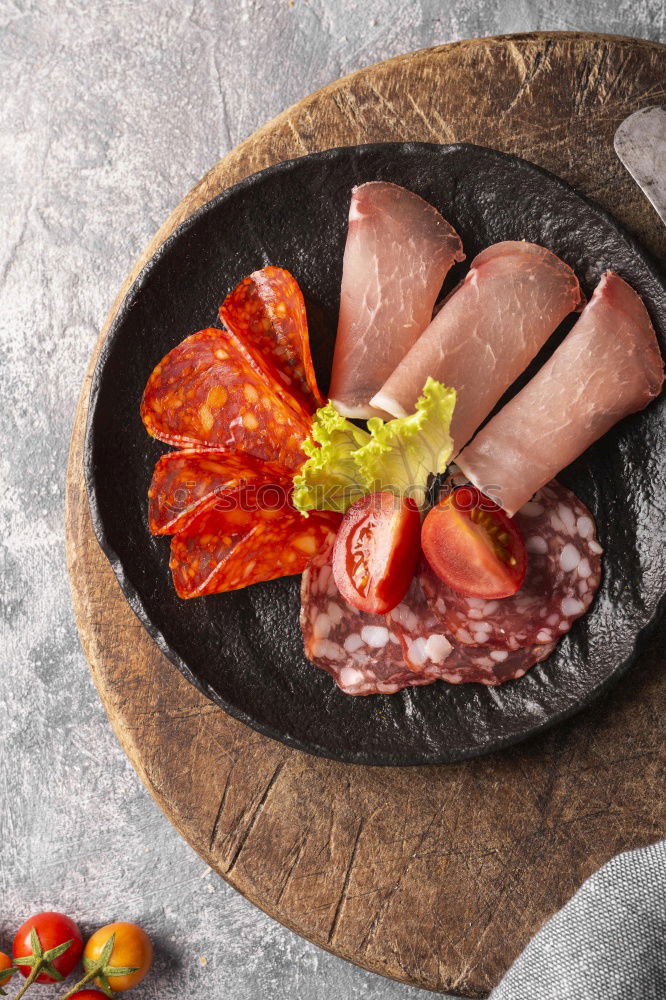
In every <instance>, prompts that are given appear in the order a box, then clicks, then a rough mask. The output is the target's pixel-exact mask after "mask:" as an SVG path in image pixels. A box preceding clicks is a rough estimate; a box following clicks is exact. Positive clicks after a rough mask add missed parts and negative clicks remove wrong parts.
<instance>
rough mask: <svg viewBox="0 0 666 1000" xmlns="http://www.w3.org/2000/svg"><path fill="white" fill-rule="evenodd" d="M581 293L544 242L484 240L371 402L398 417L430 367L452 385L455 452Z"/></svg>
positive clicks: (419, 389) (404, 412) (411, 407)
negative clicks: (489, 243) (484, 244)
mask: <svg viewBox="0 0 666 1000" xmlns="http://www.w3.org/2000/svg"><path fill="white" fill-rule="evenodd" d="M581 300H582V293H581V290H580V285H579V284H578V279H577V278H576V275H575V274H574V273H573V271H572V270H571V268H570V267H568V266H567V265H566V264H565V263H564V261H561V260H560V259H559V257H556V256H555V254H554V253H551V251H550V250H546V249H545V247H540V246H537V245H536V244H535V243H523V242H513V241H510V242H505V243H496V244H494V245H493V246H491V247H488V248H487V249H486V250H484V251H483V252H482V253H480V254H479V255H478V256H477V257H475V259H474V260H473V262H472V267H471V269H470V271H469V273H468V274H467V277H466V278H465V280H464V281H463V282H462V284H461V285H459V287H458V288H457V289H456V290H455V291H454V292H453V293H452V294H451V295H450V296H449V298H448V299H447V300H446V302H445V303H444V305H443V307H442V308H441V309H440V311H439V312H438V313H437V315H436V316H435V318H434V319H433V321H432V323H430V325H429V326H428V327H427V329H426V330H425V331H424V333H423V334H422V335H421V336H420V337H419V339H418V340H417V342H416V343H415V344H414V346H413V347H412V349H411V350H410V351H409V353H408V354H407V355H406V356H405V357H404V358H403V360H402V361H401V363H400V364H399V365H398V367H397V368H396V369H395V371H394V372H393V373H392V374H391V376H390V377H389V378H388V380H387V381H386V383H385V384H384V385H383V386H382V388H381V389H380V390H379V392H378V393H377V394H376V395H375V396H374V397H373V399H372V405H373V406H376V407H378V408H379V409H382V410H386V411H387V412H388V413H390V414H392V415H393V416H394V417H404V416H406V415H407V414H408V413H411V412H412V411H413V410H414V405H415V403H416V400H417V399H418V398H419V396H420V395H421V393H422V391H423V386H424V385H425V382H426V379H427V378H428V376H429V375H432V377H433V378H435V379H438V380H439V381H440V382H443V383H444V385H447V386H451V387H453V388H454V389H456V391H457V399H456V408H455V410H454V413H453V421H452V424H451V436H452V437H453V442H454V454H455V453H456V452H457V451H459V450H460V449H461V448H462V447H463V445H464V444H466V443H467V441H468V440H469V439H470V438H471V436H472V434H473V433H474V431H475V430H476V429H477V428H478V427H479V426H480V424H481V423H482V422H483V420H484V419H485V418H486V417H487V416H488V414H489V413H490V411H491V410H492V408H493V407H494V405H495V403H497V401H498V400H499V398H500V397H501V395H502V394H503V393H504V391H505V390H506V389H508V387H509V386H510V385H511V383H512V382H514V381H515V379H516V378H517V377H518V375H520V373H521V372H522V371H523V370H524V369H525V368H526V367H527V365H528V364H529V363H530V361H531V360H532V358H534V357H535V355H536V354H537V353H538V351H539V350H540V349H541V347H542V346H543V345H544V344H545V342H546V340H547V339H548V337H549V336H550V335H551V333H553V331H554V330H555V328H556V327H557V326H559V324H560V323H561V322H562V320H563V319H564V317H565V316H567V315H568V313H570V312H572V311H573V310H574V309H576V308H578V307H579V305H580V303H581Z"/></svg>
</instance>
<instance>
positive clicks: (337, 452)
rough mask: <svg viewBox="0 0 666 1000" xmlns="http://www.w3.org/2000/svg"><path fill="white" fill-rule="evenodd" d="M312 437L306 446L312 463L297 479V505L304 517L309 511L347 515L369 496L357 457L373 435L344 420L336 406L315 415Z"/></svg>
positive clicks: (295, 496) (295, 497)
mask: <svg viewBox="0 0 666 1000" xmlns="http://www.w3.org/2000/svg"><path fill="white" fill-rule="evenodd" d="M311 435H312V436H311V438H310V439H308V440H307V441H306V442H305V443H304V444H303V451H304V452H305V453H306V455H307V456H308V460H307V462H306V463H305V465H303V466H301V469H300V471H299V472H298V474H297V475H296V476H294V492H293V496H292V501H293V504H294V506H295V507H296V509H297V510H300V511H301V513H302V514H307V512H308V511H309V510H336V511H339V512H340V513H342V514H344V512H345V511H346V510H347V508H348V507H350V506H351V505H352V504H353V503H354V501H355V500H358V499H359V497H362V496H364V495H365V494H366V493H368V492H369V487H368V483H367V482H366V480H365V478H364V475H363V473H362V472H361V471H360V470H359V468H358V466H357V465H356V462H355V460H354V455H355V453H356V452H357V451H358V449H359V448H361V447H362V446H363V445H365V444H366V443H367V442H368V441H369V440H370V435H369V434H368V433H367V431H363V430H361V429H360V428H359V427H356V426H355V425H354V424H352V423H350V421H349V420H346V419H345V418H344V417H343V416H341V414H339V413H338V411H337V410H336V409H335V407H334V406H333V404H332V403H327V404H326V406H323V407H321V409H319V410H317V412H316V413H315V415H314V417H313V421H312V432H311Z"/></svg>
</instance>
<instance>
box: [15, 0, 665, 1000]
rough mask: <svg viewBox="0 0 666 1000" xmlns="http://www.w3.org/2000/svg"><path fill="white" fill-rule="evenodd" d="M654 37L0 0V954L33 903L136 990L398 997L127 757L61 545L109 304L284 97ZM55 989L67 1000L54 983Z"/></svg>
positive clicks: (314, 10) (508, 14)
mask: <svg viewBox="0 0 666 1000" xmlns="http://www.w3.org/2000/svg"><path fill="white" fill-rule="evenodd" d="M534 29H579V30H587V31H593V30H598V31H606V32H615V33H618V34H626V35H637V36H640V37H643V38H650V39H655V40H662V41H663V40H664V37H665V28H664V4H663V0H587V2H586V3H585V4H582V3H580V2H579V0H563V2H558V0H458V2H457V3H455V4H453V3H444V2H437V0H420V2H419V0H399V2H398V0H339V2H336V0H330V2H326V0H226V2H224V0H223V2H215V0H187V2H177V0H0V376H1V380H0V384H1V386H2V394H1V397H0V399H1V405H0V470H1V472H0V476H1V480H0V482H1V490H0V525H1V528H0V575H1V580H2V585H1V591H0V600H1V605H2V620H1V621H0V635H1V647H0V648H1V649H2V667H1V670H0V709H1V711H0V880H1V881H0V948H5V949H6V948H7V947H8V946H9V944H10V942H11V935H12V934H13V930H14V929H15V928H16V926H17V925H18V924H19V923H20V922H21V921H22V919H23V918H24V917H25V916H27V915H28V914H30V913H31V912H33V911H35V910H37V909H42V908H56V909H62V910H65V911H67V912H69V913H70V914H71V915H72V916H74V917H76V918H77V919H78V920H79V921H80V922H81V924H82V925H83V926H84V927H85V928H87V929H88V928H92V927H93V926H94V925H99V924H102V923H105V922H107V921H109V920H113V919H134V920H138V921H140V922H141V923H142V924H143V925H144V926H145V927H146V928H147V930H148V931H149V932H150V933H151V934H152V935H153V937H154V938H155V941H156V944H157V959H156V964H155V969H154V972H153V974H152V975H151V977H150V978H149V979H148V980H147V981H146V983H145V984H144V985H143V986H142V987H140V988H139V989H138V990H136V991H135V993H134V994H133V995H134V996H136V997H137V1000H142V998H144V1000H147V998H157V997H160V998H162V1000H169V998H175V997H189V998H192V1000H199V998H202V1000H203V998H217V997H223V998H229V1000H244V998H246V997H247V998H250V997H256V996H269V997H272V998H275V1000H283V998H285V1000H286V998H289V1000H300V998H304V1000H305V998H307V1000H329V998H330V1000H333V998H335V1000H346V998H354V1000H356V998H369V1000H371V998H375V997H377V998H378V997H380V996H381V997H383V998H394V997H395V998H398V997H400V998H407V997H414V996H415V995H416V994H417V993H418V992H419V991H417V990H413V989H410V988H408V987H405V986H402V985H399V984H396V983H391V982H387V981H385V980H383V979H381V978H379V977H377V976H374V975H372V974H370V973H367V972H365V971H363V970H361V969H357V968H355V967H353V966H350V965H348V964H347V963H345V962H343V961H341V960H338V959H336V958H334V957H333V956H331V955H328V954H326V953H324V952H322V951H320V950H318V949H317V948H315V947H314V946H312V945H310V944H309V943H307V942H305V941H303V940H301V939H300V938H298V937H296V936H295V935H294V934H292V933H291V932H290V931H288V930H286V929H284V928H283V927H280V926H279V925H278V924H276V923H274V922H273V921H271V920H270V919H269V918H268V917H266V916H265V915H264V914H262V913H261V912H259V911H258V910H256V909H255V908H254V907H253V906H252V905H251V904H249V903H248V902H246V901H245V900H244V899H242V898H241V897H240V896H238V895H237V894H235V893H234V892H233V891H232V890H231V889H230V888H229V887H228V886H226V885H225V883H223V882H221V881H220V880H219V879H218V878H217V877H216V876H214V875H213V874H212V873H211V872H209V871H208V870H207V869H206V867H205V865H204V864H203V863H202V861H200V860H199V858H198V857H196V856H195V855H194V854H193V852H192V851H191V850H190V849H189V847H188V846H187V845H186V844H185V843H184V842H183V841H182V840H181V839H180V837H179V836H178V834H177V833H176V831H175V830H173V829H172V828H171V827H170V825H169V824H168V822H167V821H166V819H165V818H164V817H163V816H162V815H161V813H160V812H159V810H158V809H157V807H156V806H155V805H154V803H153V802H152V800H151V799H150V797H149V796H148V794H147V792H146V791H145V790H144V788H143V786H142V785H141V783H140V782H139V779H138V778H137V777H136V775H135V774H134V772H133V771H132V769H131V767H130V765H129V763H128V761H127V760H126V759H125V757H124V755H123V753H122V751H121V750H120V748H119V746H118V745H117V743H116V741H115V738H114V736H113V733H112V731H111V728H110V726H109V723H108V722H107V719H106V717H105V715H104V712H103V710H102V707H101V705H100V703H99V700H98V698H97V695H96V693H95V690H94V688H93V685H92V682H91V679H90V676H89V674H88V670H87V667H86V664H85V661H84V658H83V654H82V652H81V649H80V646H79V641H78V637H77V633H76V628H75V626H74V621H73V617H72V612H71V609H70V602H69V594H68V587H67V580H66V574H65V555H64V542H63V500H64V477H65V463H66V458H67V449H68V441H69V432H70V426H71V422H72V418H73V414H74V408H75V403H76V399H77V395H78V392H79V386H80V382H81V378H82V376H83V373H84V369H85V366H86V362H87V360H88V356H89V354H90V351H91V350H92V347H93V344H94V342H95V339H96V336H97V332H98V330H99V328H100V325H101V323H102V321H103V319H104V316H105V314H106V312H107V310H108V308H109V306H110V304H111V302H112V300H113V298H114V295H115V293H116V290H117V288H118V286H119V285H120V283H121V281H122V279H123V278H124V276H125V274H126V273H127V271H128V269H129V267H130V266H131V264H132V262H133V261H134V259H135V258H136V257H137V255H138V253H139V252H140V250H141V249H142V248H143V246H144V245H145V244H146V242H147V241H148V239H149V238H150V237H151V236H152V234H153V233H154V231H155V230H156V228H157V227H158V226H159V225H160V223H161V222H162V221H163V220H164V219H165V217H166V216H167V215H168V213H169V212H170V210H171V209H172V208H173V207H174V206H175V205H176V204H177V202H178V201H179V200H180V199H181V197H182V196H183V194H184V193H185V192H186V191H187V190H188V189H189V188H190V187H191V186H192V185H193V184H194V182H195V181H196V180H198V178H199V177H200V176H201V175H202V174H203V173H204V172H205V171H206V170H207V169H208V168H209V167H210V166H211V165H212V164H213V163H214V162H215V161H216V160H217V159H219V158H220V157H221V156H222V155H223V154H224V153H226V152H227V151H228V150H229V149H230V148H231V147H233V146H234V145H235V144H236V143H237V142H238V141H239V140H241V139H243V138H244V137H245V136H247V135H249V134H250V133H251V132H253V131H254V130H255V129H256V128H257V127H258V126H259V125H261V124H263V123H264V122H265V121H267V120H268V119H269V118H271V117H272V116H273V115H275V114H276V113H277V112H279V111H280V110H281V109H282V108H284V107H285V106H287V105H289V104H291V103H292V102H293V101H295V100H297V99H298V98H300V97H302V96H304V95H305V94H307V93H309V92H310V91H312V90H314V89H316V88H317V87H319V86H321V85H322V84H324V83H327V82H328V81H330V80H332V79H335V78H336V77H338V76H340V75H341V74H344V73H347V72H349V71H351V70H354V69H356V68H358V67H360V66H363V65H366V64H369V63H372V62H375V61H377V60H379V59H384V58H387V57H389V56H392V55H396V54H398V53H400V52H405V51H408V50H410V49H415V48H420V47H422V46H427V45H433V44H437V43H440V42H446V41H453V40H457V39H460V38H467V37H474V36H476V35H483V34H496V33H499V32H511V31H525V30H534ZM41 995H43V996H51V995H56V994H55V993H54V991H53V990H50V989H49V990H46V989H42V994H41Z"/></svg>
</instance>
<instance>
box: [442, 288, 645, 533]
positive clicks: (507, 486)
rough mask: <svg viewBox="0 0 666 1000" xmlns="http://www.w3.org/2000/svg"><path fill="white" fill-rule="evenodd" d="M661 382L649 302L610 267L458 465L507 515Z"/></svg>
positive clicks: (637, 406)
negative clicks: (573, 322) (534, 370)
mask: <svg viewBox="0 0 666 1000" xmlns="http://www.w3.org/2000/svg"><path fill="white" fill-rule="evenodd" d="M663 382H664V365H663V360H662V357H661V354H660V351H659V346H658V344H657V338H656V336H655V332H654V329H653V328H652V324H651V322H650V317H649V316H648V313H647V309H646V308H645V306H644V304H643V301H642V299H641V298H640V296H639V295H638V294H637V293H636V292H635V291H634V290H633V288H631V286H630V285H628V284H627V283H626V281H623V280H622V278H620V277H618V275H617V274H613V273H612V272H611V271H608V272H606V274H605V275H604V276H603V278H602V279H601V281H600V282H599V284H598V286H597V288H596V289H595V292H594V295H593V296H592V298H591V299H590V302H589V304H588V305H587V306H586V308H585V309H584V310H583V313H582V315H581V317H580V319H579V320H578V322H577V323H576V325H575V326H574V328H573V330H572V331H571V333H569V334H568V336H567V337H566V338H565V339H564V341H563V342H562V344H561V345H560V346H559V347H558V348H557V350H556V351H555V352H554V354H553V355H552V357H551V358H550V360H549V361H547V362H546V364H545V365H544V366H543V368H541V370H540V371H539V372H538V373H537V374H536V375H535V376H534V378H533V379H531V381H530V382H529V383H528V384H527V385H526V386H525V388H524V389H523V390H522V391H521V392H519V393H518V394H517V395H516V396H514V398H513V399H512V400H511V401H510V402H509V403H507V405H506V406H504V407H502V409H501V410H500V412H499V413H498V414H497V415H496V416H495V417H493V419H492V420H491V421H490V422H489V423H488V424H487V426H486V427H484V428H483V430H482V431H481V432H480V433H479V434H478V435H477V437H476V438H475V439H474V441H472V443H471V444H470V445H468V446H467V448H465V449H464V451H463V452H462V453H461V454H460V455H459V456H458V459H457V462H458V465H459V466H460V468H461V469H462V471H463V472H464V473H465V475H466V476H468V477H469V479H470V480H471V481H472V482H473V483H474V484H475V485H476V486H478V487H479V489H481V490H482V491H484V487H487V488H490V486H492V494H493V498H494V499H496V500H497V502H498V503H500V504H501V505H502V507H503V508H504V510H505V511H506V512H507V513H508V514H509V515H512V514H514V513H515V512H516V511H517V510H520V508H521V507H522V506H523V504H525V503H526V502H527V501H528V500H529V499H530V497H531V496H532V495H533V494H534V493H535V492H536V490H538V489H539V488H540V487H541V486H543V485H544V483H547V482H548V481H549V480H550V479H552V477H553V476H554V475H555V474H556V473H558V472H559V471H560V470H561V469H563V468H565V466H567V465H569V464H570V463H571V462H573V461H574V459H575V458H577V457H578V456H579V455H580V454H582V452H584V451H585V449H586V448H588V447H589V446H590V445H591V444H592V443H593V442H594V441H596V440H597V439H598V438H600V437H601V436H602V434H605V433H606V431H608V430H609V429H610V428H611V427H612V426H613V425H614V424H615V423H617V421H618V420H621V419H622V418H623V417H625V416H627V415H628V414H629V413H634V412H635V411H636V410H641V409H643V407H645V406H647V405H648V403H649V402H650V401H651V400H652V399H654V398H655V396H657V395H658V394H659V392H660V391H661V388H662V385H663ZM454 419H455V417H454Z"/></svg>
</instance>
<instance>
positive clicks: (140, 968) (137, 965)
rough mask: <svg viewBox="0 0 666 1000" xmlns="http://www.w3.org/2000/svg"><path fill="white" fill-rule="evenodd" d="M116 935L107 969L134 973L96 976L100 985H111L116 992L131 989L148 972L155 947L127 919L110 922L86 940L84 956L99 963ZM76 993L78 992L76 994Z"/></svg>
mask: <svg viewBox="0 0 666 1000" xmlns="http://www.w3.org/2000/svg"><path fill="white" fill-rule="evenodd" d="M112 935H113V936H114V940H113V949H112V951H111V954H110V956H109V959H108V962H107V968H108V967H109V966H112V967H113V968H116V969H117V968H128V969H133V970H134V971H133V972H127V973H125V974H124V975H121V976H114V975H112V974H110V973H109V974H107V975H106V977H105V976H101V977H100V978H99V979H95V984H96V985H97V986H106V985H108V986H109V987H110V988H111V990H112V991H113V992H114V993H124V992H125V990H131V989H132V987H133V986H136V985H137V984H138V983H140V982H141V980H142V979H144V977H145V976H146V975H147V974H148V970H149V969H150V966H151V965H152V962H153V946H152V943H151V941H150V938H149V937H148V935H147V934H146V932H145V931H144V930H143V928H142V927H139V926H137V924H128V923H124V922H120V923H116V924H107V925H106V926H105V927H100V929H99V930H98V931H95V933H94V934H93V936H92V937H91V938H89V940H88V941H87V942H86V947H85V949H84V952H83V956H84V958H86V959H91V960H92V961H93V962H97V961H99V959H100V956H101V955H102V952H103V950H104V945H105V944H106V943H107V941H108V940H109V939H110V938H111V936H112ZM75 996H76V994H75Z"/></svg>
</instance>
